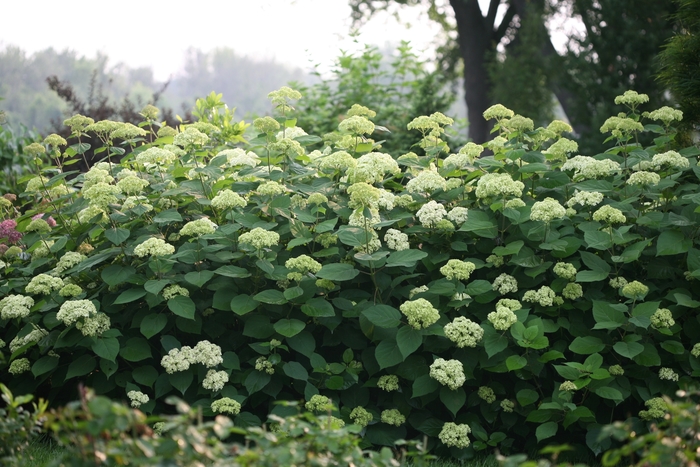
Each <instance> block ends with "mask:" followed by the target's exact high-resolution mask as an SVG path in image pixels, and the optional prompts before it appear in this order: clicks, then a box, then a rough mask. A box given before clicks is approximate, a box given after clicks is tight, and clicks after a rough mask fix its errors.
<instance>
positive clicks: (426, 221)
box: [416, 200, 447, 228]
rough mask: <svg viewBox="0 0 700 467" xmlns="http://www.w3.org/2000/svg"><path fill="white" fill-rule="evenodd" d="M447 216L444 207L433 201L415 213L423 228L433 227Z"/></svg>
mask: <svg viewBox="0 0 700 467" xmlns="http://www.w3.org/2000/svg"><path fill="white" fill-rule="evenodd" d="M446 215H447V211H446V210H445V207H444V206H443V205H442V204H440V203H438V202H437V201H435V200H430V201H428V202H427V203H425V204H424V205H423V206H421V208H420V209H419V210H418V212H417V213H416V217H418V220H419V221H420V223H421V225H422V226H423V227H427V228H430V227H435V226H436V225H437V223H438V222H440V221H441V220H442V219H443V218H444V217H445V216H446Z"/></svg>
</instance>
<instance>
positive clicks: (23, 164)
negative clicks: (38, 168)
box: [0, 125, 41, 194]
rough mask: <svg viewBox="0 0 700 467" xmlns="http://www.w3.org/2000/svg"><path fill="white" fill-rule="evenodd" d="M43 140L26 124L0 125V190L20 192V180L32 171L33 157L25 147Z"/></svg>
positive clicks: (2, 191) (3, 191) (3, 192)
mask: <svg viewBox="0 0 700 467" xmlns="http://www.w3.org/2000/svg"><path fill="white" fill-rule="evenodd" d="M39 141H41V140H40V138H39V135H37V134H36V133H35V132H33V131H31V130H29V129H27V127H26V126H24V125H15V126H10V125H2V126H0V167H2V172H1V173H0V192H1V193H2V194H5V193H19V192H20V191H21V190H20V186H19V183H18V182H19V180H20V179H21V178H22V177H23V176H26V175H28V174H31V173H32V167H31V165H30V164H31V159H30V157H29V156H27V155H26V154H24V148H25V147H26V146H28V145H29V144H31V143H35V142H39Z"/></svg>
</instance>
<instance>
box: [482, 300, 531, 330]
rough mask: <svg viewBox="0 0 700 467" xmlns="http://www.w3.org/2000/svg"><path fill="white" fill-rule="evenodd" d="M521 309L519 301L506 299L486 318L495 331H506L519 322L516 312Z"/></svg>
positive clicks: (497, 304) (499, 302) (500, 301)
mask: <svg viewBox="0 0 700 467" xmlns="http://www.w3.org/2000/svg"><path fill="white" fill-rule="evenodd" d="M521 308H522V305H521V304H520V302H519V301H517V300H511V299H508V298H504V299H501V300H499V301H498V303H496V311H492V312H491V313H489V314H488V316H487V317H486V318H487V319H488V320H489V321H490V322H491V324H493V328H494V329H495V330H497V331H506V330H508V329H510V327H511V326H512V325H513V324H515V323H516V322H517V321H518V317H517V316H516V315H515V313H514V311H517V310H519V309H521Z"/></svg>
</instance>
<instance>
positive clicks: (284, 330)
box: [272, 318, 306, 337]
mask: <svg viewBox="0 0 700 467" xmlns="http://www.w3.org/2000/svg"><path fill="white" fill-rule="evenodd" d="M272 327H273V328H274V329H275V331H277V333H279V334H281V335H283V336H284V337H292V336H296V335H297V334H299V333H300V332H301V331H303V330H304V328H305V327H306V324H304V322H303V321H299V320H298V319H286V318H284V319H281V320H279V321H277V322H276V323H275V324H274V325H273V326H272Z"/></svg>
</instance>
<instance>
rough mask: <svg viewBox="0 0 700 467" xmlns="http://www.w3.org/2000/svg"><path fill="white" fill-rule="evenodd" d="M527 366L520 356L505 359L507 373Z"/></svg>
mask: <svg viewBox="0 0 700 467" xmlns="http://www.w3.org/2000/svg"><path fill="white" fill-rule="evenodd" d="M526 365H527V359H526V358H525V357H522V356H520V355H511V356H510V357H508V358H506V368H508V371H515V370H519V369H521V368H524V367H525V366H526Z"/></svg>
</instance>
